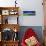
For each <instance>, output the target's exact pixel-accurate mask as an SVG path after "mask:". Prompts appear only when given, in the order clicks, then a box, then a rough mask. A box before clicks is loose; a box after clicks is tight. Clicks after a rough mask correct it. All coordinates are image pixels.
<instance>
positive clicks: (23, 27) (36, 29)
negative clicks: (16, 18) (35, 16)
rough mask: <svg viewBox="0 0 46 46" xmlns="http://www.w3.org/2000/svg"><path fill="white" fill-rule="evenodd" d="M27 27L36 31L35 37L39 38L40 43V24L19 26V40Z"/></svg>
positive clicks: (41, 36) (41, 35)
mask: <svg viewBox="0 0 46 46" xmlns="http://www.w3.org/2000/svg"><path fill="white" fill-rule="evenodd" d="M28 28H32V29H33V30H34V31H35V32H36V33H37V37H38V39H39V41H40V42H41V43H42V42H43V33H42V32H43V30H42V26H21V27H20V32H19V39H20V42H21V40H22V38H23V35H24V33H25V31H26V30H27V29H28Z"/></svg>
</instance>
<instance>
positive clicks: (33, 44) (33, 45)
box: [21, 28, 41, 46]
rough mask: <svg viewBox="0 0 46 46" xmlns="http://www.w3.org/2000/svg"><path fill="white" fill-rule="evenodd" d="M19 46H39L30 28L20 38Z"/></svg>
mask: <svg viewBox="0 0 46 46" xmlns="http://www.w3.org/2000/svg"><path fill="white" fill-rule="evenodd" d="M21 46H41V44H40V42H39V40H38V39H37V35H36V33H35V32H34V31H33V29H32V28H29V29H27V31H26V32H25V34H24V37H23V38H22V42H21Z"/></svg>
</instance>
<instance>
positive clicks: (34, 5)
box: [0, 0, 44, 26]
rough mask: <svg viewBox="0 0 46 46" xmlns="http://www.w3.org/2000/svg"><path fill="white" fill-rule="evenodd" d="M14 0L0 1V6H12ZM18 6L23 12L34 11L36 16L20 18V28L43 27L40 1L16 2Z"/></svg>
mask: <svg viewBox="0 0 46 46" xmlns="http://www.w3.org/2000/svg"><path fill="white" fill-rule="evenodd" d="M14 1H15V0H9V1H8V0H0V6H2V7H4V6H14V5H15V3H14ZM17 2H18V5H17V6H19V7H20V8H21V11H23V10H31V11H32V10H35V11H36V16H23V14H22V16H20V18H19V24H20V25H21V26H43V17H44V16H43V6H42V2H43V1H42V0H17Z"/></svg>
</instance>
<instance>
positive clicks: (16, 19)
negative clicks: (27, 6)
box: [8, 16, 18, 24]
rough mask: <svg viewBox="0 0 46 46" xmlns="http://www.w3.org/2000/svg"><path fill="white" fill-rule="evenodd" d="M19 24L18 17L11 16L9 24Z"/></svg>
mask: <svg viewBox="0 0 46 46" xmlns="http://www.w3.org/2000/svg"><path fill="white" fill-rule="evenodd" d="M17 23H18V16H9V17H8V24H17Z"/></svg>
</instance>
